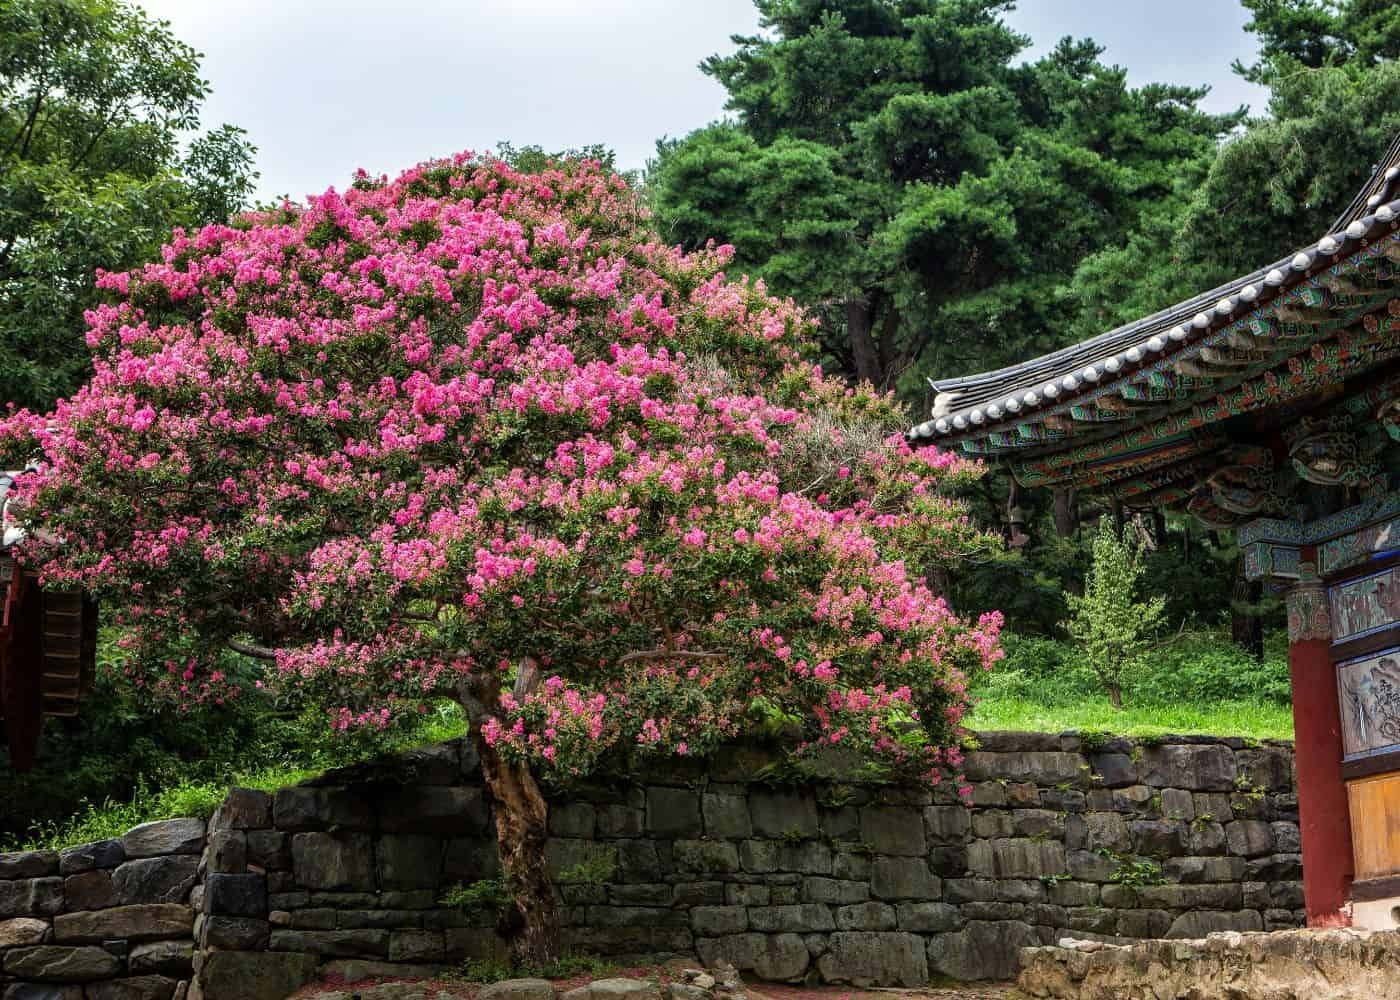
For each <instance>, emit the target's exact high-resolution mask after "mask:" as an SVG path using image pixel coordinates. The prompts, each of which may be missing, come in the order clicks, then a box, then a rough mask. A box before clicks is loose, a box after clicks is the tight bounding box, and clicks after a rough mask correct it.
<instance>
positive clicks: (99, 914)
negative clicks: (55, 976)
mask: <svg viewBox="0 0 1400 1000" xmlns="http://www.w3.org/2000/svg"><path fill="white" fill-rule="evenodd" d="M193 926H194V911H193V910H191V909H190V908H189V907H188V906H181V905H179V904H178V903H145V904H142V905H139V906H114V907H112V908H111V909H107V910H92V911H86V912H82V913H61V914H59V915H58V916H56V917H54V920H53V939H54V941H56V942H58V943H60V944H91V943H97V942H101V941H113V940H117V939H126V940H129V941H152V940H156V939H158V938H174V937H187V936H189V933H190V929H191V928H192V927H193Z"/></svg>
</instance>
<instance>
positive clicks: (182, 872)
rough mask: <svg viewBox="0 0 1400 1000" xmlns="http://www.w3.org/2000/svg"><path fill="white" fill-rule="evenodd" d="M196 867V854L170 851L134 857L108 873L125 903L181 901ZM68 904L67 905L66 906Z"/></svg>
mask: <svg viewBox="0 0 1400 1000" xmlns="http://www.w3.org/2000/svg"><path fill="white" fill-rule="evenodd" d="M198 871H199V857H198V856H197V855H194V854H171V855H166V856H164V857H159V858H138V859H136V860H134V861H128V862H126V863H125V864H123V865H121V866H120V867H118V868H117V869H116V871H114V872H113V873H112V884H113V885H114V886H115V888H116V891H117V901H118V902H120V903H122V904H124V905H125V904H129V903H183V902H185V900H186V899H188V898H189V895H190V889H191V888H193V887H194V882H195V877H196V875H197V874H198ZM70 908H71V906H70Z"/></svg>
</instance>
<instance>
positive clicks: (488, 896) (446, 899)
mask: <svg viewBox="0 0 1400 1000" xmlns="http://www.w3.org/2000/svg"><path fill="white" fill-rule="evenodd" d="M514 903H515V895H514V893H512V892H511V891H510V887H509V886H508V885H507V884H506V880H505V878H504V877H498V878H491V879H480V880H478V881H476V882H472V883H470V884H468V883H463V882H457V883H455V884H454V885H452V886H451V887H450V888H449V889H448V890H447V892H445V893H443V896H442V904H443V905H444V906H455V907H456V908H457V909H459V910H466V911H468V912H489V913H493V914H496V913H501V912H503V911H505V910H506V909H507V908H509V907H510V906H512V905H513V904H514Z"/></svg>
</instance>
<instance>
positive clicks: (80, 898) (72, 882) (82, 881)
mask: <svg viewBox="0 0 1400 1000" xmlns="http://www.w3.org/2000/svg"><path fill="white" fill-rule="evenodd" d="M63 900H64V906H65V907H66V908H67V909H70V910H103V909H106V908H107V907H109V906H116V905H117V889H116V886H114V885H113V884H112V873H111V872H110V871H104V870H103V869H100V868H94V869H92V870H91V871H86V872H82V873H81V874H79V875H69V876H68V877H67V878H65V879H64V880H63Z"/></svg>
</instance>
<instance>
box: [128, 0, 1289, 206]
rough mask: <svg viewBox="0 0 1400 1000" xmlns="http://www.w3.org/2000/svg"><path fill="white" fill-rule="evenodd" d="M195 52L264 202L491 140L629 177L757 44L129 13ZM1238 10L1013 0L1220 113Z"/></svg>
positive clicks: (709, 110)
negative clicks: (250, 156)
mask: <svg viewBox="0 0 1400 1000" xmlns="http://www.w3.org/2000/svg"><path fill="white" fill-rule="evenodd" d="M140 2H141V4H142V6H143V7H145V8H146V9H147V10H148V11H150V12H151V13H152V14H154V15H156V16H157V17H160V18H163V19H166V20H169V21H170V22H171V23H172V25H173V27H174V30H175V33H176V35H178V36H179V37H180V38H181V39H182V40H184V41H186V42H188V43H189V44H191V45H193V46H194V47H195V48H196V49H198V50H199V51H200V52H202V53H204V62H203V73H204V76H205V78H206V79H208V80H209V81H210V84H211V86H212V88H213V94H212V96H211V98H210V99H209V101H208V102H207V103H206V105H205V122H206V124H209V125H214V124H219V123H222V122H230V123H232V124H235V125H240V126H242V127H243V128H245V129H247V130H248V132H249V133H250V137H251V138H252V141H253V142H254V143H255V144H256V145H257V146H258V150H259V152H258V169H259V170H261V172H262V179H261V181H260V182H259V185H258V197H259V198H264V199H266V198H272V197H274V196H276V195H281V194H290V195H292V196H293V197H298V198H299V197H303V196H305V195H306V194H309V193H311V192H316V191H322V190H324V189H325V188H326V187H327V186H329V185H331V184H334V185H336V186H338V187H343V186H344V185H345V184H346V183H347V182H348V179H349V177H350V175H351V173H352V172H353V171H354V169H355V168H356V167H364V168H366V169H367V170H370V171H372V172H376V173H379V172H387V173H393V172H395V171H397V170H399V169H401V168H403V167H406V166H410V165H412V164H414V163H417V162H419V161H420V160H423V159H426V158H429V157H432V156H441V155H445V154H448V153H451V152H455V151H457V150H461V149H478V150H479V149H487V148H491V147H493V146H494V145H495V144H496V143H497V142H498V141H500V140H507V141H509V142H512V143H514V144H515V145H517V146H521V145H528V144H532V143H534V144H538V145H541V146H544V147H545V148H547V149H560V148H566V147H571V146H582V145H588V144H591V143H603V144H605V145H608V146H611V147H612V148H614V149H615V150H617V154H618V160H619V163H620V165H621V166H623V167H627V168H634V167H641V166H643V165H644V164H645V162H646V160H647V158H648V157H649V156H650V155H651V152H652V149H653V147H654V144H655V142H656V140H657V139H658V138H660V137H661V136H663V135H672V136H676V135H684V134H685V133H687V132H689V131H690V130H692V129H694V128H698V127H699V126H701V125H704V124H706V123H707V122H709V121H712V120H714V119H715V118H717V117H719V116H720V114H721V113H722V109H723V104H724V92H723V90H722V89H721V88H720V87H719V86H718V85H717V84H715V83H714V82H713V81H711V80H710V79H709V78H708V77H706V76H704V75H702V74H701V73H700V72H699V70H698V69H697V64H698V63H699V62H700V60H701V59H703V58H705V57H706V56H708V55H710V54H712V53H715V52H728V51H731V50H732V48H733V46H732V45H731V43H730V41H729V36H730V35H733V34H736V33H742V34H747V33H752V32H754V31H755V30H756V29H757V15H756V13H755V11H754V8H753V5H752V2H751V0H394V2H386V0H140ZM1245 20H1246V15H1245V12H1244V11H1243V10H1242V9H1241V8H1239V7H1238V6H1237V5H1236V3H1235V2H1234V0H1176V2H1174V3H1162V2H1161V0H1023V2H1022V4H1021V9H1020V10H1017V11H1016V12H1015V13H1014V14H1013V15H1012V16H1011V18H1010V21H1011V23H1012V24H1013V25H1014V26H1015V27H1016V28H1017V29H1018V30H1021V31H1023V32H1025V33H1027V34H1029V35H1031V37H1032V38H1033V39H1034V40H1035V43H1036V48H1035V50H1033V52H1040V51H1043V50H1044V49H1045V48H1048V47H1049V46H1051V45H1053V44H1054V42H1055V41H1056V39H1058V38H1059V37H1061V36H1063V35H1066V34H1071V35H1075V36H1083V35H1090V36H1092V37H1093V38H1095V39H1097V40H1098V41H1099V42H1100V43H1102V44H1105V45H1106V46H1107V47H1108V51H1107V53H1106V55H1105V56H1104V58H1105V60H1106V61H1108V62H1113V63H1120V64H1123V65H1127V66H1129V67H1131V69H1132V79H1133V80H1134V82H1136V83H1144V82H1148V81H1150V80H1161V81H1163V82H1182V83H1198V82H1205V83H1210V84H1212V85H1213V86H1214V88H1215V91H1214V93H1213V94H1212V96H1211V98H1210V99H1209V102H1208V105H1209V107H1211V109H1213V110H1226V109H1231V108H1234V107H1236V106H1238V105H1239V104H1241V103H1250V104H1252V105H1253V106H1254V109H1255V111H1256V112H1258V111H1262V106H1263V95H1262V93H1261V92H1260V91H1259V90H1258V89H1257V88H1254V87H1251V86H1249V85H1247V84H1244V83H1243V82H1242V81H1240V80H1238V79H1237V78H1236V77H1234V75H1233V74H1232V73H1231V72H1230V61H1231V59H1233V58H1236V57H1239V58H1243V59H1245V60H1249V59H1250V58H1251V57H1252V53H1253V44H1252V42H1253V38H1252V36H1249V35H1246V34H1245V33H1244V31H1243V30H1242V25H1243V24H1244V22H1245Z"/></svg>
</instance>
